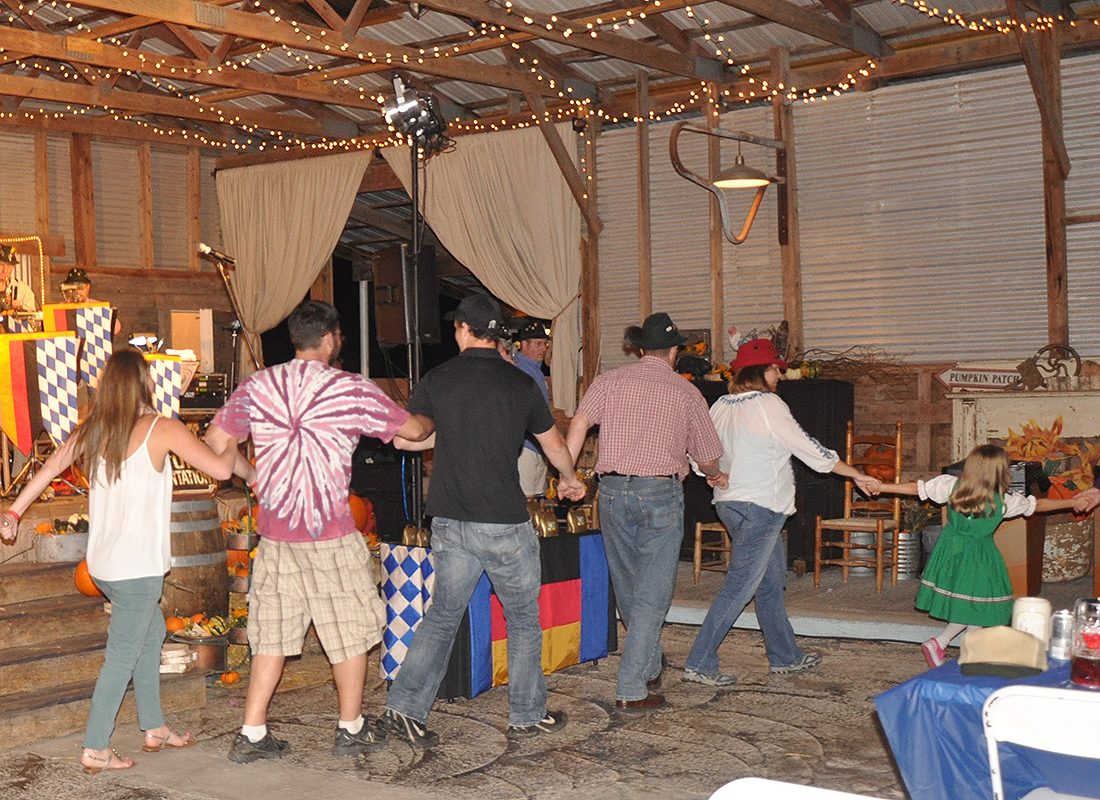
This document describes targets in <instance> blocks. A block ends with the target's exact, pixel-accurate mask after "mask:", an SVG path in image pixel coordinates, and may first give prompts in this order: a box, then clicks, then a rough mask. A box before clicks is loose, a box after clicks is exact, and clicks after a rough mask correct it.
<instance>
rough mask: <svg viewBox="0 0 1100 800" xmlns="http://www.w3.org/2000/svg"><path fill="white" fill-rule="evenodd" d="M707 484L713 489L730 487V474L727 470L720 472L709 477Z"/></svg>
mask: <svg viewBox="0 0 1100 800" xmlns="http://www.w3.org/2000/svg"><path fill="white" fill-rule="evenodd" d="M707 486H709V487H710V488H712V489H728V488H730V476H729V473H727V472H719V473H718V474H717V475H715V476H714V477H713V478H707Z"/></svg>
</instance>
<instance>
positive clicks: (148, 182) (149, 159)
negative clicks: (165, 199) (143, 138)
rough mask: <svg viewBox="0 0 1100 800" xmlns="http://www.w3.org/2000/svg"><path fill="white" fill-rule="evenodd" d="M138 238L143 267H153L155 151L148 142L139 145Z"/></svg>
mask: <svg viewBox="0 0 1100 800" xmlns="http://www.w3.org/2000/svg"><path fill="white" fill-rule="evenodd" d="M138 215H139V220H138V230H139V234H138V240H139V241H140V247H141V261H140V263H141V268H142V269H152V268H153V153H152V149H151V148H150V147H149V143H148V142H142V143H141V144H139V145H138Z"/></svg>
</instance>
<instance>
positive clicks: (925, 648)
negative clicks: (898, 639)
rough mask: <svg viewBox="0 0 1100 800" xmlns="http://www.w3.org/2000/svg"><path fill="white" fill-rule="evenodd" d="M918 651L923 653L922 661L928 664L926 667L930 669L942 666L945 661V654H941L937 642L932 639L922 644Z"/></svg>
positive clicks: (941, 651) (941, 649) (941, 650)
mask: <svg viewBox="0 0 1100 800" xmlns="http://www.w3.org/2000/svg"><path fill="white" fill-rule="evenodd" d="M920 649H921V652H922V653H924V660H925V661H927V662H928V666H929V667H930V668H932V669H935V668H936V667H939V666H942V665H943V662H944V661H946V660H947V654H946V653H944V652H943V648H942V647H940V643H939V641H938V640H936V639H934V638H933V639H929V640H928V641H927V642H925V643H924V644H922V645H921V646H920Z"/></svg>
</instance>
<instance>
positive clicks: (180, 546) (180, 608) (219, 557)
mask: <svg viewBox="0 0 1100 800" xmlns="http://www.w3.org/2000/svg"><path fill="white" fill-rule="evenodd" d="M171 530H172V569H171V571H170V572H169V573H168V577H167V578H165V580H164V597H163V598H162V599H161V608H163V609H164V613H165V614H167V615H169V616H191V615H192V614H198V613H199V612H202V613H203V614H206V615H207V616H211V617H212V616H225V615H226V614H228V613H229V573H228V562H227V560H226V555H225V536H224V534H223V533H222V526H221V519H220V518H219V517H218V506H217V503H216V501H215V500H214V499H213V498H209V499H202V500H195V499H192V498H182V497H179V496H174V497H173V498H172V528H171Z"/></svg>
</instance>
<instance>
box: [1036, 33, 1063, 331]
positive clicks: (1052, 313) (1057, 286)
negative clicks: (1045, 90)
mask: <svg viewBox="0 0 1100 800" xmlns="http://www.w3.org/2000/svg"><path fill="white" fill-rule="evenodd" d="M1034 37H1035V39H1036V43H1037V44H1038V51H1039V63H1040V64H1041V65H1042V70H1043V73H1044V76H1045V77H1046V81H1045V83H1046V85H1047V86H1049V87H1050V90H1051V94H1052V95H1053V96H1052V98H1051V100H1052V105H1053V112H1054V113H1055V114H1056V115H1057V119H1058V121H1059V124H1060V123H1061V120H1062V62H1061V47H1060V42H1059V39H1060V36H1059V32H1058V28H1057V26H1051V27H1050V28H1049V29H1048V30H1045V31H1037V32H1035V34H1034ZM1040 131H1041V133H1042V140H1043V216H1044V218H1045V222H1046V243H1047V338H1048V339H1049V341H1050V343H1051V344H1061V345H1068V344H1069V290H1068V287H1067V285H1066V283H1067V281H1066V268H1067V263H1068V253H1067V249H1068V248H1067V244H1066V176H1065V173H1064V172H1063V165H1062V162H1061V156H1060V153H1059V147H1058V137H1057V136H1056V135H1055V134H1052V132H1051V131H1049V130H1048V129H1047V128H1046V127H1045V126H1040ZM1063 147H1064V145H1063Z"/></svg>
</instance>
